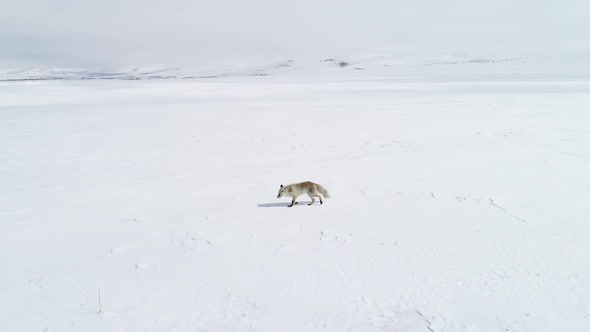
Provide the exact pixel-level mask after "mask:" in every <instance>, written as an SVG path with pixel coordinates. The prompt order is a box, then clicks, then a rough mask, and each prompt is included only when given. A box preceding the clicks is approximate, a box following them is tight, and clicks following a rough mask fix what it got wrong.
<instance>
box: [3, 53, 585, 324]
mask: <svg viewBox="0 0 590 332" xmlns="http://www.w3.org/2000/svg"><path fill="white" fill-rule="evenodd" d="M447 62H448V63H444V62H442V63H440V65H441V66H443V67H444V68H448V66H451V65H456V66H463V67H464V66H471V65H483V66H488V65H489V66H495V63H480V62H471V63H469V62H467V63H464V61H454V60H453V61H451V60H448V61H447ZM451 62H455V63H451ZM385 64H387V63H386V62H384V63H383V65H385ZM287 65H288V66H291V64H287ZM336 65H338V63H336ZM351 66H354V64H351ZM506 66H510V65H509V64H507V65H506ZM338 67H339V65H338ZM431 67H432V66H431ZM351 68H352V67H348V66H347V70H348V69H350V71H348V72H346V73H350V74H342V72H339V73H340V74H338V75H323V76H321V75H320V76H319V77H313V76H312V75H309V76H305V75H291V76H289V75H282V76H281V75H278V76H261V77H223V78H212V79H202V80H175V79H171V80H150V81H121V80H109V81H104V80H92V81H67V80H61V81H42V82H27V81H25V82H18V83H15V82H4V83H0V184H1V186H0V228H1V229H0V294H1V296H0V330H2V331H143V330H149V331H319V330H326V331H436V332H440V331H589V330H590V280H589V277H590V203H589V202H590V112H589V110H590V97H589V96H590V80H588V79H587V76H586V78H583V77H582V78H580V77H576V76H575V75H571V76H569V78H568V76H565V77H561V78H555V77H549V78H536V79H530V78H527V75H524V76H522V77H518V75H515V77H517V79H506V76H499V77H492V76H488V77H492V78H493V79H489V80H486V79H482V78H480V79H477V80H475V79H465V80H461V79H453V80H446V79H437V78H436V77H437V76H436V75H431V79H424V77H423V76H420V75H418V77H419V79H408V78H397V79H396V78H395V77H394V76H391V75H390V76H389V77H387V76H379V75H373V76H372V74H371V72H370V71H369V72H367V71H365V72H364V73H363V74H362V75H360V76H359V75H357V74H356V73H357V72H362V71H363V70H357V71H354V70H352V69H351ZM453 68H456V67H453ZM489 68H491V69H490V70H489V72H492V73H493V72H495V70H494V69H493V68H494V67H489ZM584 68H587V67H584ZM334 70H340V69H339V68H335V69H334ZM417 70H419V69H417ZM453 70H454V69H448V71H450V72H452V71H453ZM467 70H468V69H467ZM558 71H559V70H558ZM375 72H378V69H374V71H373V73H375ZM505 72H506V73H510V72H512V70H511V69H510V67H508V69H507V70H505ZM571 72H576V70H575V69H574V70H572V71H571ZM586 72H587V70H586ZM529 76H530V75H529ZM548 76H550V75H548ZM470 77H471V78H474V77H477V76H473V75H472V76H470ZM305 180H311V181H315V182H318V183H320V184H322V185H323V186H325V187H326V188H327V189H328V190H329V191H330V193H331V195H332V198H331V199H329V200H326V201H325V203H324V204H323V205H319V204H316V205H314V206H311V207H310V206H306V205H305V204H301V205H297V206H295V207H293V208H286V206H287V204H288V201H289V199H288V198H283V199H277V198H276V195H277V190H278V188H279V185H280V184H288V183H293V182H299V181H305ZM300 200H301V202H306V201H308V198H307V197H301V198H300ZM99 294H100V295H99Z"/></svg>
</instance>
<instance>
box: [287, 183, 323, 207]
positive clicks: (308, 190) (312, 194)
mask: <svg viewBox="0 0 590 332" xmlns="http://www.w3.org/2000/svg"><path fill="white" fill-rule="evenodd" d="M303 194H307V196H309V198H311V203H309V204H307V205H312V204H313V203H314V202H315V198H316V197H318V198H319V199H320V204H324V201H323V200H322V195H324V198H330V193H328V191H327V190H326V188H324V187H322V186H320V185H319V184H317V183H313V182H311V181H305V182H300V183H293V184H289V185H286V186H283V185H282V184H281V187H280V188H279V194H278V195H277V198H281V197H283V196H288V197H292V198H293V199H292V200H291V205H289V206H287V207H292V206H293V205H295V204H297V196H299V195H303ZM320 194H321V195H320Z"/></svg>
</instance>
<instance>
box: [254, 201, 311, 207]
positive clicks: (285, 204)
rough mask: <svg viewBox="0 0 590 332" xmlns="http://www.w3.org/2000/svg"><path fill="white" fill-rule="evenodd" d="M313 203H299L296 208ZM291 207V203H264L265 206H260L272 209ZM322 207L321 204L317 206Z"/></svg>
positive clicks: (259, 205)
mask: <svg viewBox="0 0 590 332" xmlns="http://www.w3.org/2000/svg"><path fill="white" fill-rule="evenodd" d="M309 203H311V201H307V202H297V203H295V205H296V206H299V205H303V206H306V205H307V204H309ZM316 204H317V203H316ZM316 204H314V205H316ZM289 205H291V202H282V203H263V204H258V207H264V208H271V207H286V206H289ZM317 205H320V204H317Z"/></svg>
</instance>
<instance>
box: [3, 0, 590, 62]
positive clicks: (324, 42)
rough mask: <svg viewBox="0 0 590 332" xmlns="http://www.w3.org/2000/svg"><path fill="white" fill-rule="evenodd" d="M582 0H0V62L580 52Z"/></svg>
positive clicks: (585, 38)
mask: <svg viewBox="0 0 590 332" xmlns="http://www.w3.org/2000/svg"><path fill="white" fill-rule="evenodd" d="M588 22H590V1H587V0H555V1H544V0H537V1H532V0H522V1H518V0H513V1H508V0H448V1H445V0H413V1H412V0H365V1H361V0H357V1H352V0H338V1H336V0H325V1H323V0H316V1H313V0H299V1H298V0H289V1H287V0H272V1H271V0H267V1H263V0H193V1H188V0H186V1H182V0H169V1H155V0H0V69H1V68H3V67H19V66H20V67H25V66H47V67H51V66H71V67H99V66H102V67H108V66H146V65H167V66H206V65H211V64H228V63H232V64H235V63H253V62H259V63H264V62H268V61H278V60H283V59H291V58H296V59H297V58H300V57H318V58H321V57H338V56H342V55H360V54H365V53H379V52H392V53H395V52H406V53H407V52H409V53H412V52H416V53H425V52H426V53H428V52H431V53H433V54H434V53H443V52H447V53H448V52H451V53H452V52H458V51H479V52H485V51H498V50H506V51H513V52H514V51H516V52H518V51H527V50H534V51H553V52H555V51H559V50H568V51H572V50H573V51H576V50H588V48H589V46H590V23H588Z"/></svg>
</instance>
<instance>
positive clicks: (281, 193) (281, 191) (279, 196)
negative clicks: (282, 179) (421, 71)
mask: <svg viewBox="0 0 590 332" xmlns="http://www.w3.org/2000/svg"><path fill="white" fill-rule="evenodd" d="M284 192H285V187H283V185H281V187H280V188H279V194H278V195H277V198H281V197H283V193H284Z"/></svg>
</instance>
